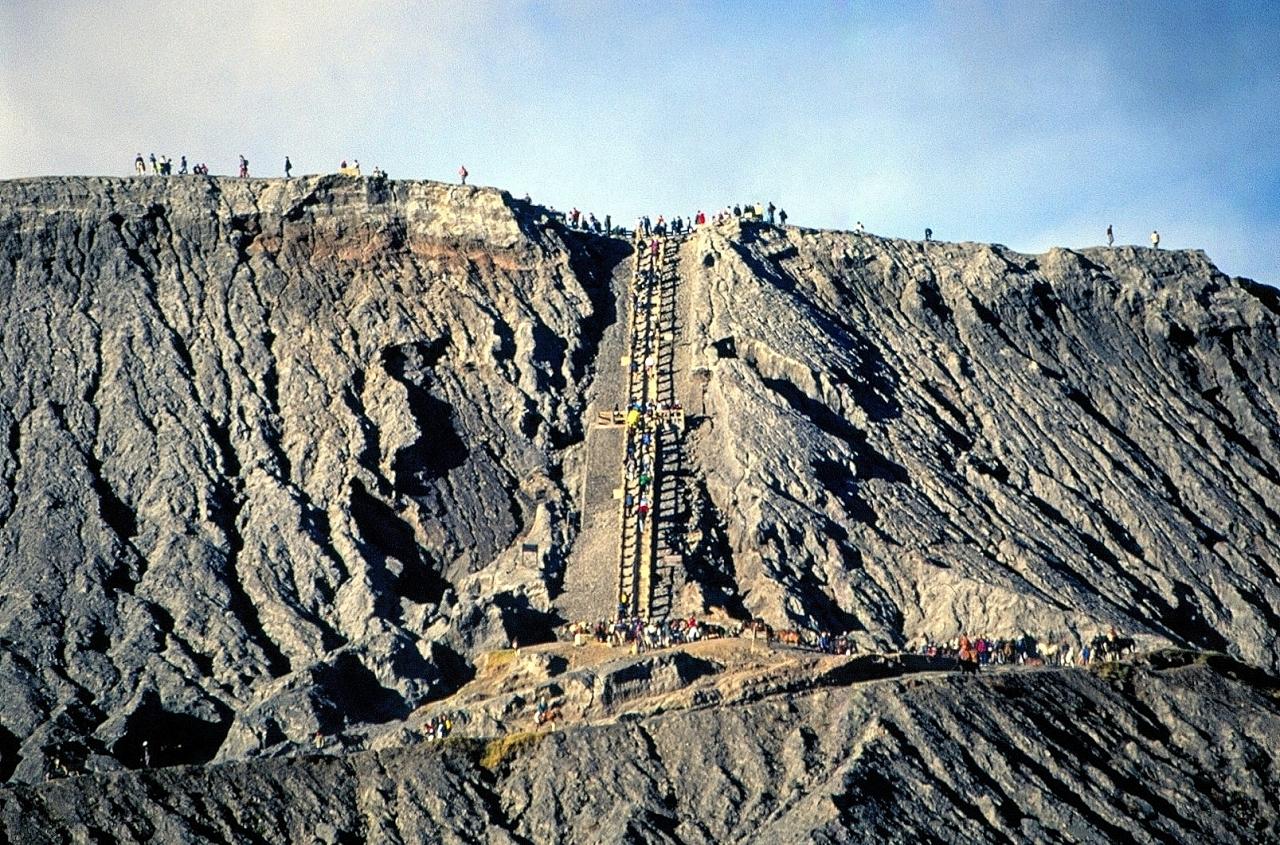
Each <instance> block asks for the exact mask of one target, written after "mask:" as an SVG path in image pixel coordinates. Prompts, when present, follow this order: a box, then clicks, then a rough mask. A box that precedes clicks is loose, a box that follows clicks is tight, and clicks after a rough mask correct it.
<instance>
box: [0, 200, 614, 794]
mask: <svg viewBox="0 0 1280 845" xmlns="http://www.w3.org/2000/svg"><path fill="white" fill-rule="evenodd" d="M0 244H2V245H0V251H2V253H3V255H4V259H5V260H4V263H3V267H4V272H3V278H2V279H0V296H2V297H3V304H2V306H0V307H2V308H3V315H4V316H3V320H4V322H3V338H2V342H0V347H2V348H0V354H2V355H3V362H2V366H3V376H2V378H0V428H3V430H4V431H5V432H6V434H7V445H8V448H7V449H5V450H4V451H3V456H2V457H0V476H2V477H3V479H4V482H5V493H6V495H5V496H4V497H3V499H2V500H0V560H2V561H3V573H4V575H3V579H4V586H3V597H2V598H0V631H2V634H0V635H2V636H3V637H4V644H5V649H4V653H3V657H2V658H0V659H2V660H3V668H2V669H0V722H2V723H3V726H4V730H5V731H6V732H7V733H6V738H7V741H8V745H9V747H8V748H5V749H4V755H3V759H4V762H5V764H6V765H7V766H9V767H10V771H11V770H12V766H13V765H14V763H15V761H16V760H17V759H18V757H17V756H15V753H14V752H15V751H18V750H19V749H18V748H15V746H20V758H21V761H22V762H21V763H20V764H19V766H18V771H17V776H18V777H20V778H27V777H33V776H37V775H40V774H42V771H41V770H42V769H44V770H47V771H53V772H58V771H60V770H61V769H62V768H63V767H66V768H68V769H75V768H79V767H81V766H92V765H94V764H95V760H101V761H103V762H104V763H105V762H107V761H108V760H109V759H112V758H115V759H119V760H122V761H124V762H126V763H129V764H136V763H138V762H140V761H141V760H142V757H143V746H142V743H143V742H144V741H145V742H147V743H148V746H147V747H148V751H147V753H148V755H149V756H150V757H151V759H152V761H153V762H157V761H160V762H181V761H196V760H202V759H208V758H210V757H212V756H213V755H214V754H215V753H216V752H218V751H219V749H220V748H221V753H223V754H224V755H226V754H231V755H240V754H244V753H250V752H252V751H253V750H254V749H255V748H257V747H260V746H262V745H264V744H271V743H272V742H274V741H277V740H278V739H281V738H283V736H284V735H286V734H287V735H289V736H292V737H294V738H301V737H303V736H308V735H310V733H311V732H314V731H316V730H325V731H332V730H334V729H335V728H337V727H340V725H341V724H342V723H343V722H344V721H347V720H350V721H368V720H385V719H391V718H395V717H397V716H398V715H400V714H402V713H403V712H406V711H407V710H408V709H409V708H411V707H412V706H413V705H414V704H416V703H417V702H419V701H421V700H423V699H424V698H427V697H431V696H437V695H440V694H443V693H444V692H447V691H448V690H449V689H450V688H451V685H452V684H453V683H455V682H456V681H457V680H458V677H457V676H458V675H459V674H460V673H461V672H462V669H463V664H464V661H463V659H462V658H461V657H460V656H459V655H460V654H463V653H466V652H467V651H469V650H470V649H471V648H472V647H473V646H477V645H484V644H485V643H489V644H490V645H492V643H493V642H495V641H499V640H500V641H501V642H502V643H503V644H505V642H506V640H507V637H508V631H507V628H508V627H515V628H519V627H520V626H521V625H524V624H526V623H527V617H529V616H530V615H532V616H533V617H534V619H535V621H536V620H537V619H539V618H540V614H541V613H542V610H537V609H535V608H541V609H543V610H545V608H546V607H547V606H548V602H547V584H548V583H549V582H551V581H552V579H553V576H554V574H555V573H554V572H547V571H544V567H554V565H555V559H554V556H553V555H550V554H542V553H541V552H540V554H539V555H537V556H530V555H522V554H520V553H519V549H520V547H521V546H522V544H523V543H525V542H529V541H532V542H536V543H538V544H539V546H540V550H541V551H546V550H549V549H554V548H555V547H556V546H558V545H561V546H562V545H564V544H565V543H567V542H568V539H569V538H570V536H571V532H572V528H571V526H570V524H569V522H568V520H566V519H565V514H566V512H567V511H569V509H570V508H571V504H570V503H569V502H568V500H567V496H566V490H567V488H566V486H565V483H564V467H563V464H562V452H563V449H564V447H566V446H567V445H569V444H571V443H573V442H574V441H575V440H577V439H580V438H581V432H582V419H581V415H582V407H583V400H582V387H583V385H584V384H585V383H587V382H588V381H589V373H588V370H587V367H588V365H589V364H591V362H592V357H593V354H594V344H595V343H596V342H597V340H598V338H599V335H600V332H601V331H602V330H603V328H604V327H605V326H606V325H607V324H608V323H610V322H611V321H613V320H614V314H613V302H612V299H611V297H610V296H608V295H606V294H607V291H608V287H607V284H608V273H609V270H610V266H611V263H614V262H617V261H618V260H620V258H621V257H622V256H623V255H624V254H625V249H626V248H625V247H620V246H619V245H618V244H616V243H615V242H605V241H600V242H596V243H594V244H582V243H578V242H573V241H570V240H568V239H566V238H565V237H562V236H561V235H560V234H558V233H557V232H555V231H554V230H546V229H543V228H539V226H538V220H537V218H536V216H535V214H534V213H533V212H532V211H531V210H529V209H526V208H523V207H521V206H520V205H519V204H518V203H514V202H512V201H511V200H510V198H509V197H507V196H505V195H503V194H501V193H499V192H497V191H492V190H481V189H474V188H462V187H448V186H443V185H437V184H427V183H420V184H379V183H376V182H371V181H368V180H357V179H343V178H321V179H307V180H294V181H291V182H282V181H237V180H205V179H175V180H164V181H161V180H154V181H150V180H118V179H115V180H113V179H67V180H39V181H25V182H15V183H9V184H6V185H4V187H3V190H0ZM541 627H542V628H545V627H546V626H545V625H542V626H541ZM178 737H181V739H178ZM179 744H180V745H181V747H179ZM10 771H6V772H4V774H5V775H8V774H10Z"/></svg>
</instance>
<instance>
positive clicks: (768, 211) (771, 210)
mask: <svg viewBox="0 0 1280 845" xmlns="http://www.w3.org/2000/svg"><path fill="white" fill-rule="evenodd" d="M777 210H778V209H776V208H775V207H774V205H773V202H772V201H771V202H770V203H769V207H768V208H766V209H765V212H766V215H767V217H766V219H767V220H768V221H769V225H770V226H772V225H773V213H774V212H775V211H777Z"/></svg>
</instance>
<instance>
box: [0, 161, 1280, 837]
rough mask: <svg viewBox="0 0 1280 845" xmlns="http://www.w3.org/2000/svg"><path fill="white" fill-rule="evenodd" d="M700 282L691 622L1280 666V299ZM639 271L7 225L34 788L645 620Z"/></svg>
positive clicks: (3, 493)
mask: <svg viewBox="0 0 1280 845" xmlns="http://www.w3.org/2000/svg"><path fill="white" fill-rule="evenodd" d="M680 249H681V253H680V255H681V265H680V267H681V271H680V274H679V275H680V286H679V294H678V296H679V299H678V302H679V308H680V309H681V318H680V319H679V320H678V326H679V330H678V337H676V338H675V342H676V344H677V345H678V349H677V351H676V353H675V355H674V360H675V361H676V362H679V367H678V369H679V372H678V373H677V379H678V381H679V388H680V391H681V395H682V396H683V397H684V399H683V402H684V406H685V409H686V410H687V411H688V412H689V414H690V424H691V428H690V431H689V433H688V435H687V438H686V445H687V452H688V455H689V457H690V461H689V465H688V466H687V468H686V470H685V471H684V474H682V476H681V478H680V483H681V484H682V485H683V487H684V490H685V494H686V495H685V496H684V498H683V501H688V502H691V503H692V505H691V507H689V509H688V511H687V512H686V513H683V514H682V518H683V519H685V520H686V522H687V531H686V532H685V535H686V536H685V538H684V541H685V542H686V543H687V544H688V547H689V552H688V554H687V555H686V556H685V559H684V569H683V571H682V572H681V573H679V574H678V575H673V576H672V577H673V578H677V577H678V580H679V582H680V583H678V584H676V585H674V587H675V588H677V589H673V590H671V594H672V595H674V596H676V598H675V601H674V604H675V607H674V609H675V610H677V611H681V612H687V613H696V614H699V615H702V614H705V613H712V614H721V613H722V614H724V615H726V616H738V617H743V616H746V615H748V614H750V615H760V616H764V617H765V618H766V619H767V620H768V621H769V622H770V623H771V624H774V625H777V626H804V627H812V628H820V627H825V628H829V629H834V630H841V631H845V630H847V631H851V632H853V636H854V638H855V640H857V642H858V643H859V644H860V645H861V646H863V647H866V648H874V647H878V646H890V647H896V646H900V645H902V644H904V643H907V642H910V641H912V640H913V639H915V638H917V637H920V636H924V635H930V636H939V637H948V636H952V635H954V634H957V633H959V632H960V631H961V630H962V629H963V630H968V631H970V632H985V633H988V634H992V635H1000V634H1011V633H1018V632H1021V631H1023V630H1026V631H1030V632H1033V633H1035V634H1037V635H1040V636H1046V635H1049V634H1054V635H1055V636H1061V637H1067V638H1080V637H1089V636H1092V635H1093V634H1094V633H1095V632H1096V631H1097V630H1098V629H1100V628H1105V627H1107V626H1110V625H1113V624H1114V625H1116V626H1118V627H1120V628H1122V629H1123V630H1124V631H1126V632H1129V633H1133V634H1135V635H1137V636H1139V637H1140V638H1144V639H1147V640H1150V641H1153V642H1154V641H1171V642H1175V643H1180V644H1187V645H1193V646H1197V647H1209V648H1216V649H1224V650H1228V651H1231V652H1233V653H1235V654H1237V655H1238V656H1240V657H1241V658H1242V659H1244V660H1246V661H1249V662H1252V663H1254V664H1258V665H1262V666H1266V667H1269V668H1271V669H1273V670H1274V669H1275V668H1276V667H1277V666H1280V649H1278V647H1277V645H1276V642H1275V637H1274V631H1275V630H1276V629H1277V628H1278V627H1280V578H1278V573H1277V569H1278V568H1280V548H1278V547H1280V529H1278V526H1280V519H1278V518H1277V504H1276V503H1277V502H1280V485H1278V482H1277V479H1278V478H1280V471H1278V469H1277V468H1280V423H1278V422H1277V419H1278V415H1277V411H1280V353H1278V352H1277V349H1280V344H1278V340H1280V338H1278V337H1277V334H1278V332H1277V328H1278V326H1280V316H1278V315H1280V302H1278V300H1277V296H1276V294H1275V292H1274V291H1272V290H1270V289H1266V288H1262V287H1261V286H1257V285H1254V284H1252V283H1248V282H1245V281H1243V280H1234V279H1229V278H1227V277H1225V276H1223V275H1222V274H1220V273H1219V272H1218V271H1217V270H1216V269H1215V268H1214V267H1213V266H1212V265H1211V264H1210V263H1209V261H1208V260H1207V258H1205V257H1204V256H1203V255H1202V254H1199V253H1194V252H1169V251H1160V252H1155V251H1150V250H1136V249H1131V248H1125V249H1114V250H1112V249H1107V250H1102V249H1099V250H1083V251H1079V252H1073V251H1068V250H1054V251H1051V252H1049V253H1047V254H1045V255H1042V256H1025V255H1018V254H1015V253H1012V252H1010V251H1008V250H1006V249H1004V248H1002V247H996V246H986V245H975V244H939V243H930V244H927V245H922V244H919V243H912V242H905V241H888V240H880V239H875V238H870V237H863V238H860V237H857V236H854V235H848V234H838V233H829V232H813V231H807V230H802V229H797V228H787V229H775V228H771V227H762V226H753V225H745V226H742V227H739V226H737V225H734V226H727V227H721V228H712V229H704V230H701V231H699V232H698V233H697V234H695V235H694V236H693V237H691V238H689V239H687V240H686V241H685V242H684V244H683V245H682V246H681V248H680ZM629 253H630V247H629V246H628V245H626V244H625V243H623V242H621V241H617V240H612V239H603V238H588V237H585V236H579V235H575V234H572V233H569V232H566V231H564V230H563V229H562V228H561V227H560V226H559V225H558V224H555V223H554V222H553V221H550V220H548V218H547V217H546V216H545V214H544V213H543V212H542V211H541V210H540V209H538V208H536V207H526V206H525V205H524V204H522V203H518V202H515V201H513V200H511V198H510V197H508V196H507V195H505V194H503V193H501V192H497V191H493V190H485V189H478V188H471V187H467V188H462V187H457V186H445V185H438V184H432V183H400V182H393V183H387V182H380V181H376V180H363V179H351V178H345V177H323V178H310V179H300V180H292V181H289V182H284V181H280V180H231V179H204V178H189V179H188V178H181V179H178V178H175V179H87V178H77V179H42V180H24V181H17V182H9V183H5V184H3V185H0V259H2V260H0V308H2V309H3V310H2V312H0V313H2V315H3V317H2V318H0V319H2V320H3V322H2V323H0V429H2V430H3V431H4V433H5V446H6V448H4V449H0V479H3V485H2V486H0V638H2V639H0V777H3V778H5V779H11V780H15V781H40V780H42V779H44V778H45V777H50V776H52V777H60V776H63V775H65V774H78V773H84V772H94V771H98V772H106V771H112V770H117V769H120V768H124V767H137V766H141V765H143V764H144V763H146V762H148V761H149V762H150V763H151V764H152V765H170V764H194V763H205V762H208V761H230V760H238V759H244V758H249V757H255V756H260V755H270V754H277V753H281V752H282V751H284V750H287V749H295V748H297V747H299V746H300V745H303V744H306V743H309V742H310V741H311V739H312V738H313V737H314V736H315V734H316V733H320V734H322V735H324V736H325V737H330V736H332V735H334V734H336V733H341V732H343V731H344V726H364V727H367V726H370V725H379V724H383V725H388V726H393V725H395V724H397V723H398V721H399V720H400V719H402V718H403V717H404V716H405V715H406V714H408V713H409V712H410V711H411V710H413V709H414V708H415V707H417V706H418V705H419V704H421V703H423V702H427V701H431V700H435V699H440V698H442V697H444V696H447V695H448V694H449V693H451V692H452V691H453V690H454V689H456V688H457V687H458V686H459V685H460V684H461V683H463V682H465V681H466V680H467V679H468V678H469V677H470V676H471V672H472V670H471V668H470V667H471V664H472V663H473V662H474V660H475V658H476V656H477V655H478V654H479V653H481V652H483V651H487V650H490V649H492V648H495V647H497V646H500V645H506V644H507V643H508V642H509V641H510V640H512V639H519V640H520V641H522V642H525V643H528V642H530V641H533V640H536V639H539V638H545V637H547V636H549V635H550V632H551V630H552V628H553V626H554V625H556V624H558V623H559V622H560V621H562V620H564V619H565V618H567V617H568V616H570V615H573V616H575V617H577V616H585V615H590V614H592V613H594V614H595V615H598V616H601V617H602V616H605V615H607V614H608V613H609V612H610V611H611V610H612V608H611V607H609V606H605V607H599V608H598V609H595V608H593V607H591V605H592V604H593V603H594V602H596V601H597V599H596V598H595V597H596V595H597V594H601V595H604V596H607V597H609V601H611V600H612V594H613V592H614V585H616V584H617V571H616V557H614V556H613V555H612V554H611V550H610V548H609V543H608V536H607V534H608V532H607V524H608V523H607V520H604V519H600V520H596V519H595V518H594V517H593V516H592V514H594V513H596V512H597V511H598V512H599V513H600V514H608V513H609V512H610V500H609V493H610V492H611V491H604V490H600V489H595V488H594V487H592V484H596V482H592V481H591V479H593V478H600V479H608V478H609V476H610V470H609V466H608V452H609V450H610V448H612V447H611V445H610V444H611V443H612V442H614V441H611V440H610V439H609V438H608V437H607V436H601V437H598V438H596V439H595V441H594V442H595V443H596V447H595V448H594V449H592V448H589V447H588V446H587V445H584V444H587V443H591V442H592V440H591V439H590V438H588V437H587V435H588V431H589V427H590V425H591V420H592V419H593V412H594V410H596V409H604V408H608V407H609V406H611V405H613V404H616V403H619V402H621V401H622V399H623V397H622V396H621V395H618V393H617V391H618V390H619V389H620V385H621V384H622V382H623V379H622V378H620V377H619V374H618V371H617V368H618V367H619V366H620V362H619V359H618V355H619V353H620V351H621V350H623V348H624V347H623V346H622V341H621V339H622V338H623V337H625V334H626V333H625V331H624V326H625V323H626V320H627V319H628V315H627V314H626V313H625V304H626V303H627V302H628V301H629V298H628V295H627V291H625V290H624V289H622V286H623V285H625V281H626V279H627V271H626V267H625V263H626V262H625V259H626V258H627V257H628V255H629ZM593 433H594V432H593ZM620 457H621V456H619V459H620ZM600 483H605V482H603V481H602V482H600ZM598 486H599V484H596V487H598ZM593 509H594V510H593ZM584 514H585V515H584ZM602 525H604V526H606V528H605V529H601V528H600V526H602ZM588 530H590V531H592V532H594V533H592V535H591V536H592V540H591V543H589V544H588V543H585V542H583V543H580V542H579V537H580V531H581V532H587V531H588ZM587 546H590V548H587ZM566 561H573V562H574V563H573V564H572V565H573V566H576V567H578V569H576V570H575V571H574V572H572V573H569V576H571V577H567V575H566V572H565V563H566ZM597 579H599V580H600V582H601V583H603V584H605V585H607V586H606V587H605V588H604V589H603V590H596V589H595V588H594V584H595V583H596V581H597ZM609 601H606V602H604V603H605V604H608V603H609ZM664 671H665V670H664ZM664 677H667V676H666V675H664ZM682 677H683V676H681V675H680V674H679V673H678V672H677V673H676V674H675V675H671V676H670V677H667V680H670V679H671V678H675V681H672V682H673V683H676V682H679V681H680V680H681V678H682ZM622 680H624V679H619V681H620V682H621V681H622ZM664 682H666V681H664ZM584 683H585V682H584ZM593 683H594V681H593ZM602 683H604V682H602ZM594 689H595V688H594V687H590V690H594ZM585 694H586V693H585V692H584V695H585ZM592 694H596V693H595V692H592ZM992 695H994V693H993V694H992ZM1046 700H1048V699H1046ZM993 706H994V699H993ZM1119 706H1120V705H1117V707H1119ZM1059 717H1060V718H1064V719H1065V718H1067V715H1066V711H1061V712H1059ZM806 718H808V717H807V716H806ZM1134 718H1136V717H1134ZM619 730H621V728H619ZM617 736H621V735H617ZM628 736H630V735H628ZM926 738H927V737H926ZM611 741H616V742H620V743H624V744H625V745H626V747H627V748H631V747H633V746H634V745H635V742H636V740H635V739H634V737H632V738H629V739H626V740H625V741H624V740H623V739H615V740H611ZM144 743H145V745H144ZM282 765H283V764H282ZM324 765H327V766H338V767H347V766H351V765H356V764H355V763H349V762H332V761H330V762H326V763H325V764H324ZM362 765H363V764H362ZM1205 765H1207V766H1208V765H1210V764H1209V763H1205ZM233 770H234V771H245V772H250V771H258V770H251V769H239V770H237V769H228V770H227V771H233ZM1209 770H1212V771H1216V769H1212V768H1210V769H1209ZM312 776H313V775H310V774H308V775H305V776H304V777H305V778H310V777H312ZM636 776H637V777H640V776H641V774H636ZM246 777H248V775H246ZM317 777H319V776H317ZM106 782H109V779H108V781H101V783H106ZM320 782H324V778H323V777H322V778H321V780H320ZM317 788H319V787H317ZM458 788H459V789H462V790H463V792H464V793H466V794H467V795H469V796H471V797H472V798H475V799H476V800H480V801H481V802H482V803H483V801H487V800H489V799H488V798H485V797H484V796H483V795H481V794H480V793H478V792H476V791H475V790H476V789H478V787H475V788H473V787H470V786H466V787H464V786H459V787H458ZM655 788H657V787H655ZM468 789H470V790H472V791H471V792H467V790H468ZM322 791H323V790H322ZM423 800H427V799H423ZM432 800H434V799H432ZM460 800H461V799H460ZM851 812H852V811H851ZM1028 817H1029V818H1036V819H1038V818H1040V817H1039V816H1037V815H1035V814H1028ZM753 818H755V817H753ZM756 821H757V822H759V821H760V819H759V818H756ZM709 829H710V828H709ZM717 829H719V828H717ZM723 829H725V830H729V829H737V828H731V827H730V826H726V827H724V828H723ZM459 835H461V834H459ZM522 835H523V834H522ZM653 835H654V836H658V834H657V833H655V834H653ZM682 835H683V834H682ZM686 838H687V837H686Z"/></svg>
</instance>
